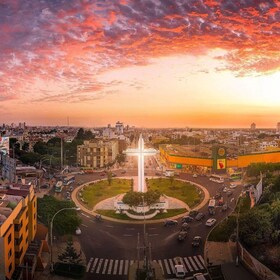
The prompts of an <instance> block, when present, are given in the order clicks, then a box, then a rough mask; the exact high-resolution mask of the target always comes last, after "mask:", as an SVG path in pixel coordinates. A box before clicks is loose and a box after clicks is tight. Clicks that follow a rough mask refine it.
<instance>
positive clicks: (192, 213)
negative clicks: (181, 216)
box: [189, 210, 199, 218]
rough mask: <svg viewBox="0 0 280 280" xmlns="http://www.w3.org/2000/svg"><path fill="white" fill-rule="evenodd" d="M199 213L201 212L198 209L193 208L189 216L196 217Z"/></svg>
mask: <svg viewBox="0 0 280 280" xmlns="http://www.w3.org/2000/svg"><path fill="white" fill-rule="evenodd" d="M198 213H199V212H198V211H197V210H192V211H190V213H189V216H190V217H192V218H194V217H195V216H196V215H197V214H198Z"/></svg>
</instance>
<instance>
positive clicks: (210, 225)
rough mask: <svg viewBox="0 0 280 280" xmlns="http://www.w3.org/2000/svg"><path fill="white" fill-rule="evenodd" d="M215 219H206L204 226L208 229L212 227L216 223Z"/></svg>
mask: <svg viewBox="0 0 280 280" xmlns="http://www.w3.org/2000/svg"><path fill="white" fill-rule="evenodd" d="M216 221H217V220H216V219H213V218H211V219H208V220H207V221H206V223H205V225H206V226H208V227H212V226H213V225H214V224H215V223H216Z"/></svg>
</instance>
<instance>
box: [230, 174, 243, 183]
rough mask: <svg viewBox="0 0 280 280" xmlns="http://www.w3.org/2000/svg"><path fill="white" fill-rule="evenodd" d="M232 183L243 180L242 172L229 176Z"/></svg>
mask: <svg viewBox="0 0 280 280" xmlns="http://www.w3.org/2000/svg"><path fill="white" fill-rule="evenodd" d="M229 179H230V181H239V180H241V179H242V172H235V173H232V174H230V176H229Z"/></svg>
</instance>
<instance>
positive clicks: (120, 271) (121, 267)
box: [119, 260, 123, 275]
mask: <svg viewBox="0 0 280 280" xmlns="http://www.w3.org/2000/svg"><path fill="white" fill-rule="evenodd" d="M122 269H123V260H121V261H120V268H119V275H122Z"/></svg>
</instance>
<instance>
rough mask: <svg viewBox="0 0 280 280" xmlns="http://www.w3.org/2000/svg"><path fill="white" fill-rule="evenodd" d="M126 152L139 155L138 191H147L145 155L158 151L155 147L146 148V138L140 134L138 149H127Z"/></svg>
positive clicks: (130, 154)
mask: <svg viewBox="0 0 280 280" xmlns="http://www.w3.org/2000/svg"><path fill="white" fill-rule="evenodd" d="M125 153H126V154H127V155H128V156H138V186H137V190H138V192H145V176H144V156H152V155H155V154H156V153H157V150H155V149H152V148H151V149H145V148H144V139H143V137H142V134H140V137H139V140H138V148H137V149H127V150H126V151H125Z"/></svg>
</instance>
